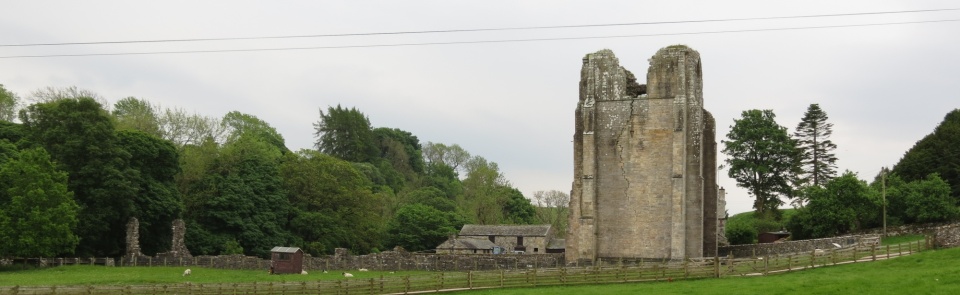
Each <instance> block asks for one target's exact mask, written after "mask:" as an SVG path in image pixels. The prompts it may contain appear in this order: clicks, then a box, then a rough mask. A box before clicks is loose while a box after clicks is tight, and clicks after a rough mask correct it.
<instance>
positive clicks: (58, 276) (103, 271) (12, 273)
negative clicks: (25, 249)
mask: <svg viewBox="0 0 960 295" xmlns="http://www.w3.org/2000/svg"><path fill="white" fill-rule="evenodd" d="M187 268H190V269H191V271H192V273H193V274H192V275H190V276H183V270H185V269H187ZM308 272H309V274H307V275H292V274H291V275H270V274H267V272H266V271H265V270H264V271H255V270H226V269H213V268H202V267H161V266H155V267H103V266H89V265H75V266H61V267H50V268H35V269H28V270H21V269H20V268H19V266H17V267H7V268H3V269H0V286H14V285H20V286H49V285H142V284H170V283H184V282H191V283H198V284H206V283H245V282H302V281H317V280H337V279H342V278H343V276H341V274H340V273H341V272H340V271H336V272H334V271H331V272H330V273H326V274H325V273H322V272H320V271H312V272H311V271H308ZM350 273H352V274H353V275H354V277H355V278H375V277H376V278H378V277H380V276H381V275H383V276H384V277H387V276H397V275H417V274H424V273H426V272H402V273H396V274H391V273H389V272H376V271H369V272H357V271H352V272H350Z"/></svg>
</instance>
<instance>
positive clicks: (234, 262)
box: [120, 249, 564, 271]
mask: <svg viewBox="0 0 960 295" xmlns="http://www.w3.org/2000/svg"><path fill="white" fill-rule="evenodd" d="M336 252H337V254H334V255H329V256H319V257H312V256H310V255H305V256H304V261H303V267H304V269H307V270H308V271H309V270H355V269H360V268H366V269H369V270H384V271H387V270H390V271H394V270H423V271H467V270H496V269H527V268H555V267H561V266H563V265H564V259H563V254H535V255H514V254H499V255H494V254H424V253H410V252H406V251H403V250H396V251H384V252H381V253H375V254H367V255H350V254H349V252H348V251H346V249H337V251H336ZM120 265H122V266H203V267H211V268H225V269H251V270H256V269H262V270H266V269H269V267H270V260H269V259H261V258H259V257H254V256H243V255H220V256H206V255H202V256H192V257H189V258H185V257H179V258H167V257H159V256H157V257H137V258H135V259H133V260H128V259H126V258H122V259H121V261H120Z"/></svg>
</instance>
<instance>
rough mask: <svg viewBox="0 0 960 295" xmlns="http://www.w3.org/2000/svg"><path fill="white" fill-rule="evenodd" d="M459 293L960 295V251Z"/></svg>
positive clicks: (958, 249) (951, 250) (509, 294)
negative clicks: (752, 272) (778, 269)
mask: <svg viewBox="0 0 960 295" xmlns="http://www.w3.org/2000/svg"><path fill="white" fill-rule="evenodd" d="M455 294H471V295H486V294H491V295H492V294H498V295H511V294H532V295H536V294H543V295H561V294H577V295H591V294H597V295H599V294H960V248H953V249H946V250H930V251H925V252H922V253H918V254H914V255H910V256H905V257H900V258H894V259H890V260H883V261H877V262H867V263H855V264H845V265H838V266H829V267H820V268H815V269H810V270H803V271H795V272H790V273H783V274H775V275H768V276H755V277H724V278H722V279H703V280H693V281H674V282H655V283H636V284H611V285H586V286H559V287H540V288H517V289H491V290H478V291H469V292H458V293H455Z"/></svg>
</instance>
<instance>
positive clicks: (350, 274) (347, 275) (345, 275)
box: [343, 272, 353, 278]
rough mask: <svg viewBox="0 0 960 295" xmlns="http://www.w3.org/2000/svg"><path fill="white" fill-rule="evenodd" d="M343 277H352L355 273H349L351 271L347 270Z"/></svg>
mask: <svg viewBox="0 0 960 295" xmlns="http://www.w3.org/2000/svg"><path fill="white" fill-rule="evenodd" d="M343 277H345V278H352V277H353V274H352V273H349V272H345V273H343Z"/></svg>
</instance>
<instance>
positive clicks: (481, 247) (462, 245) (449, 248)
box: [437, 236, 497, 254]
mask: <svg viewBox="0 0 960 295" xmlns="http://www.w3.org/2000/svg"><path fill="white" fill-rule="evenodd" d="M495 247H497V245H496V244H494V243H493V242H491V241H490V240H488V239H486V238H475V237H456V236H454V237H451V238H450V239H449V240H447V241H446V242H443V244H440V246H437V253H438V254H492V253H493V248H495Z"/></svg>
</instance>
